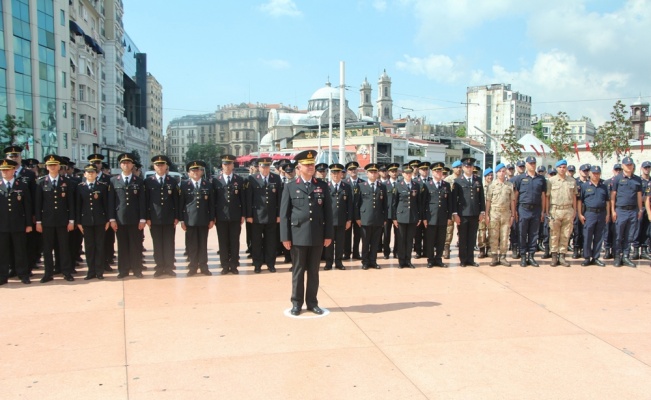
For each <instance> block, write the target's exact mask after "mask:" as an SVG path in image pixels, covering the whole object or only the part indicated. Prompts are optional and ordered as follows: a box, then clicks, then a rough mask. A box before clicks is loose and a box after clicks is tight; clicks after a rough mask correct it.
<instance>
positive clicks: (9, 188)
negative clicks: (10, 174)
mask: <svg viewBox="0 0 651 400" xmlns="http://www.w3.org/2000/svg"><path fill="white" fill-rule="evenodd" d="M7 190H11V181H9V182H7Z"/></svg>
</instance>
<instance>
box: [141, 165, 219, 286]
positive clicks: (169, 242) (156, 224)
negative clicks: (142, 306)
mask: <svg viewBox="0 0 651 400" xmlns="http://www.w3.org/2000/svg"><path fill="white" fill-rule="evenodd" d="M151 162H152V164H153V165H154V171H155V174H152V175H151V176H150V177H148V178H147V179H145V180H144V185H145V192H146V194H147V198H146V207H145V209H146V211H145V215H146V219H147V226H149V232H150V233H151V240H152V242H153V244H154V263H155V264H156V267H155V272H154V278H158V277H160V276H163V275H169V276H176V272H174V246H175V239H174V236H175V233H176V225H177V224H178V222H179V219H180V210H181V207H180V199H179V193H180V192H179V183H178V182H177V181H176V179H174V178H172V177H170V176H169V175H168V173H167V172H168V169H169V166H170V165H171V164H172V162H171V160H170V159H169V157H167V156H165V155H163V154H159V155H157V156H154V157H152V159H151ZM211 198H212V196H211ZM186 244H188V243H187V242H186Z"/></svg>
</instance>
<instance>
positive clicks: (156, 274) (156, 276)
mask: <svg viewBox="0 0 651 400" xmlns="http://www.w3.org/2000/svg"><path fill="white" fill-rule="evenodd" d="M190 272H191V271H188V276H192V275H190ZM196 273H197V272H196V271H195V274H196ZM163 275H165V271H161V270H158V271H156V272H154V278H160V277H161V276H163Z"/></svg>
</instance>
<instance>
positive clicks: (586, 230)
mask: <svg viewBox="0 0 651 400" xmlns="http://www.w3.org/2000/svg"><path fill="white" fill-rule="evenodd" d="M580 190H581V194H580V195H579V201H578V203H577V206H576V209H577V211H578V213H579V219H580V220H581V223H582V224H583V258H584V261H583V262H582V263H581V265H582V266H584V267H587V266H588V265H598V266H600V267H604V266H606V264H604V263H603V261H601V260H600V259H599V257H600V256H601V245H602V243H603V238H604V232H605V227H606V223H607V222H608V221H609V220H610V210H611V208H610V194H609V193H608V187H607V186H606V184H605V183H604V181H603V180H601V167H599V166H598V165H593V166H592V167H591V168H590V180H589V181H588V182H587V183H585V184H584V185H583V186H581V189H580Z"/></svg>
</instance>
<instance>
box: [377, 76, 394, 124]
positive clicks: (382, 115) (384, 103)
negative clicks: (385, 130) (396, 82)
mask: <svg viewBox="0 0 651 400" xmlns="http://www.w3.org/2000/svg"><path fill="white" fill-rule="evenodd" d="M377 84H378V92H379V93H378V98H377V115H378V120H379V121H380V122H391V121H393V100H391V78H389V75H387V70H386V69H385V70H384V73H383V74H382V76H380V79H379V80H378V83H377Z"/></svg>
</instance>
